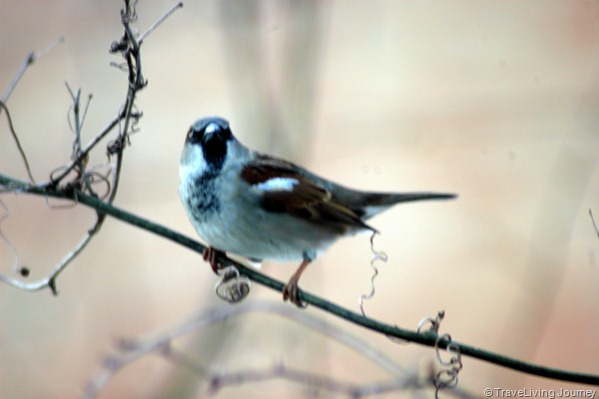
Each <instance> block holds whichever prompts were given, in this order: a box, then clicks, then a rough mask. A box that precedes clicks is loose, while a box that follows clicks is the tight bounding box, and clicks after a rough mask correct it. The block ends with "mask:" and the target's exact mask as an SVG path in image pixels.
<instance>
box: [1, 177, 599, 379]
mask: <svg viewBox="0 0 599 399" xmlns="http://www.w3.org/2000/svg"><path fill="white" fill-rule="evenodd" d="M0 187H3V189H0V193H1V192H5V191H17V192H25V193H30V194H36V195H41V196H46V197H54V198H62V199H67V200H71V201H75V202H78V203H81V204H83V205H86V206H88V207H90V208H93V209H95V210H96V211H97V212H99V213H101V214H106V215H110V216H112V217H114V218H116V219H119V220H121V221H123V222H125V223H129V224H131V225H133V226H137V227H139V228H141V229H143V230H146V231H149V232H151V233H154V234H156V235H159V236H161V237H164V238H166V239H168V240H171V241H174V242H176V243H178V244H181V245H183V246H184V247H187V248H189V249H191V250H192V251H195V252H197V253H202V252H203V251H204V249H205V246H204V245H202V244H201V243H199V242H197V241H195V240H193V239H191V238H188V237H186V236H184V235H182V234H179V233H177V232H175V231H173V230H171V229H168V228H166V227H164V226H161V225H159V224H157V223H154V222H152V221H150V220H147V219H144V218H141V217H139V216H136V215H134V214H132V213H130V212H127V211H125V210H122V209H119V208H116V207H115V206H113V205H111V204H108V203H106V202H103V201H102V200H100V199H98V198H95V197H92V196H89V195H84V194H82V193H80V192H76V191H71V192H65V191H61V189H60V188H52V187H49V186H37V185H33V184H31V183H27V182H24V181H21V180H17V179H13V178H10V177H7V176H4V175H1V174H0ZM222 261H223V262H226V263H231V264H233V265H235V267H237V268H238V269H239V272H240V274H242V275H245V276H247V277H248V278H249V279H250V280H252V281H254V282H256V283H258V284H262V285H264V286H267V287H269V288H272V289H274V290H276V291H279V292H281V291H282V290H283V287H284V284H283V283H282V282H280V281H277V280H274V279H272V278H270V277H268V276H266V275H264V274H262V273H259V272H258V271H256V270H254V269H251V268H248V267H246V266H244V265H242V264H240V263H237V262H235V261H233V260H231V259H228V258H225V259H222ZM299 298H300V299H301V300H302V301H304V302H306V303H308V304H310V305H312V306H314V307H316V308H319V309H322V310H324V311H326V312H329V313H332V314H333V315H335V316H338V317H341V318H343V319H345V320H347V321H350V322H352V323H354V324H357V325H360V326H363V327H365V328H368V329H369V330H372V331H376V332H378V333H381V334H383V335H386V336H388V337H393V338H398V339H401V340H405V341H409V342H414V343H417V344H421V345H425V346H430V347H435V346H438V347H439V348H447V346H448V345H449V344H450V343H451V345H452V347H454V348H458V349H459V351H460V353H461V354H462V355H464V356H470V357H473V358H476V359H479V360H483V361H486V362H489V363H493V364H496V365H498V366H502V367H506V368H510V369H513V370H516V371H520V372H522V373H526V374H532V375H536V376H540V377H545V378H549V379H554V380H561V381H568V382H574V383H581V384H589V385H597V386H599V375H593V374H585V373H578V372H573V371H566V370H559V369H554V368H550V367H544V366H540V365H536V364H532V363H528V362H524V361H521V360H517V359H514V358H510V357H506V356H502V355H499V354H496V353H493V352H490V351H487V350H484V349H480V348H476V347H473V346H470V345H466V344H463V343H459V342H456V341H450V340H448V339H441V340H439V339H438V336H437V334H436V333H434V332H432V331H426V332H423V333H419V332H416V331H412V330H406V329H403V328H399V327H396V326H392V325H389V324H385V323H381V322H379V321H376V320H373V319H370V318H368V317H364V316H362V315H361V314H359V313H356V312H352V311H350V310H348V309H345V308H342V307H340V306H338V305H335V304H334V303H331V302H329V301H327V300H325V299H323V298H320V297H318V296H316V295H312V294H309V293H307V292H305V291H300V294H299Z"/></svg>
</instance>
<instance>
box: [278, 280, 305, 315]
mask: <svg viewBox="0 0 599 399" xmlns="http://www.w3.org/2000/svg"><path fill="white" fill-rule="evenodd" d="M298 293H299V287H298V286H297V281H296V280H294V279H293V278H292V279H291V280H290V281H289V282H288V283H287V285H285V287H283V300H284V301H287V300H289V302H291V303H293V304H295V306H297V307H298V308H305V307H307V306H308V304H307V303H306V302H304V301H302V300H301V299H299V298H298Z"/></svg>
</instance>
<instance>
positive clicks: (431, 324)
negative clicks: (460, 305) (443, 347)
mask: <svg viewBox="0 0 599 399" xmlns="http://www.w3.org/2000/svg"><path fill="white" fill-rule="evenodd" d="M444 317H445V310H443V309H441V310H439V312H438V313H437V316H435V318H432V317H427V318H425V319H422V320H421V321H420V323H418V328H417V329H416V331H417V332H418V333H419V334H422V333H425V332H434V333H435V334H438V333H439V328H440V327H441V322H442V321H443V318H444ZM427 325H428V328H427V329H424V327H426V326H427Z"/></svg>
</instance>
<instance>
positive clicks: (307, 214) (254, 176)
mask: <svg viewBox="0 0 599 399" xmlns="http://www.w3.org/2000/svg"><path fill="white" fill-rule="evenodd" d="M277 177H278V178H290V179H295V180H297V181H298V183H297V184H295V185H294V186H293V189H292V190H290V191H287V190H275V191H269V192H263V193H262V199H261V206H262V207H263V208H264V209H265V210H266V211H269V212H277V213H281V212H286V213H289V214H290V215H293V216H295V217H298V218H300V219H303V220H306V221H310V222H313V223H317V224H319V225H322V226H327V227H330V228H333V229H335V230H337V231H339V232H345V231H347V230H352V229H356V228H360V229H369V230H372V228H371V227H370V226H368V225H367V224H365V223H364V222H363V221H362V219H361V217H360V214H359V213H358V212H357V211H354V210H352V209H350V208H349V207H347V206H345V205H344V204H342V203H339V202H338V201H336V200H335V198H334V197H333V195H332V194H331V192H330V191H329V190H327V189H326V188H325V187H323V186H322V185H321V184H319V182H317V181H316V180H314V179H311V178H309V177H307V176H305V175H303V174H302V173H301V171H300V169H299V167H297V166H296V165H294V164H292V163H289V162H286V161H283V160H281V159H277V158H271V157H266V156H259V157H258V158H256V159H255V160H254V161H253V162H250V163H249V164H247V165H246V166H245V167H244V168H243V169H242V171H241V178H242V179H243V180H244V181H246V182H247V183H248V184H250V185H252V186H253V185H257V184H260V183H264V182H266V181H268V180H270V179H273V178H277Z"/></svg>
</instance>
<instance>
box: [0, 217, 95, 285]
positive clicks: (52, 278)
mask: <svg viewBox="0 0 599 399" xmlns="http://www.w3.org/2000/svg"><path fill="white" fill-rule="evenodd" d="M104 219H105V217H98V218H97V219H96V221H95V222H94V224H93V226H92V227H91V228H90V229H89V230H88V231H87V233H86V234H85V235H84V236H83V238H82V239H81V240H80V241H79V243H77V245H76V246H75V248H73V249H72V250H71V252H69V253H68V254H67V255H66V256H65V257H64V258H63V259H62V260H61V261H60V262H58V264H57V265H56V266H54V268H53V269H52V271H51V272H50V273H49V274H48V275H47V276H46V277H44V278H43V279H41V280H37V281H32V282H27V281H23V280H20V279H17V278H13V277H9V276H7V275H4V274H0V281H2V282H4V283H5V284H8V285H10V286H13V287H15V288H18V289H21V290H24V291H39V290H42V289H45V288H50V290H51V291H52V294H54V295H57V294H58V290H57V288H56V278H57V277H58V275H59V274H60V273H62V272H63V271H64V270H65V269H66V267H67V266H68V265H69V264H70V263H71V262H72V261H73V260H74V259H75V258H76V257H77V256H78V255H79V254H80V253H81V252H82V251H83V250H84V249H85V247H87V244H89V242H90V241H91V239H92V238H93V236H94V235H95V234H96V233H97V232H98V231H99V230H100V227H101V226H102V223H103V222H104Z"/></svg>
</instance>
